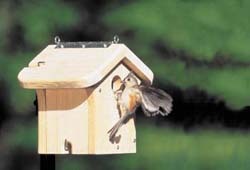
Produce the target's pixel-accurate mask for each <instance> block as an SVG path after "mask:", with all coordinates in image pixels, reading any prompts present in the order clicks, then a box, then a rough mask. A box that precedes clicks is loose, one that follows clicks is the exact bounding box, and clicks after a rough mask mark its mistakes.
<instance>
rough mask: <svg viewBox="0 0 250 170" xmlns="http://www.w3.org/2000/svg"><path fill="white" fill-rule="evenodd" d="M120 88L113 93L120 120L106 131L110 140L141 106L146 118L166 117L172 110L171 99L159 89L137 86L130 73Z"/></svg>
mask: <svg viewBox="0 0 250 170" xmlns="http://www.w3.org/2000/svg"><path fill="white" fill-rule="evenodd" d="M122 85H123V86H122V87H121V88H120V89H119V90H118V91H116V92H115V97H116V99H117V104H118V106H119V110H120V112H121V113H122V115H123V116H122V117H121V118H120V120H119V121H118V122H117V123H116V124H115V125H114V126H113V127H112V128H111V129H110V130H109V131H108V133H109V139H110V140H112V139H113V138H114V137H115V134H116V133H117V131H118V130H119V128H120V127H121V126H122V125H123V124H124V123H125V122H126V121H127V120H128V119H129V118H130V117H131V116H133V114H134V113H135V110H136V108H137V107H138V106H139V105H141V107H142V110H143V112H144V114H145V115H146V116H156V115H158V114H160V115H162V116H166V115H168V114H169V113H170V112H171V110H172V101H173V99H172V97H171V96H170V95H168V94H167V93H166V92H164V91H163V90H161V89H157V88H153V87H151V86H144V85H139V83H138V81H137V79H136V77H135V75H134V74H133V73H132V72H130V73H129V74H128V75H127V76H126V77H125V78H124V80H123V81H122Z"/></svg>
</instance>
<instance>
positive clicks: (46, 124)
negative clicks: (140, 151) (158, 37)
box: [18, 44, 153, 154]
mask: <svg viewBox="0 0 250 170" xmlns="http://www.w3.org/2000/svg"><path fill="white" fill-rule="evenodd" d="M130 72H133V73H134V74H135V75H136V78H137V79H138V81H139V82H142V83H144V84H151V83H152V80H153V73H152V71H151V70H150V69H149V68H148V67H147V66H146V65H145V64H144V63H143V62H142V61H141V60H140V59H139V58H138V57H136V56H135V55H134V53H132V52H131V51H130V50H129V49H128V48H127V47H126V46H125V45H123V44H111V45H110V46H107V47H105V48H56V46H55V45H49V46H48V47H47V48H46V49H44V50H43V51H42V52H41V53H40V54H39V55H38V56H37V57H35V58H34V59H33V60H32V61H31V62H30V64H29V67H25V68H24V69H23V70H21V71H20V73H19V75H18V79H19V82H20V84H21V86H22V87H24V88H28V89H36V94H37V98H38V138H39V139H38V142H39V143H38V152H39V153H40V154H118V153H135V152H136V129H135V117H131V118H130V119H129V120H128V121H127V122H126V123H125V124H124V125H123V126H122V127H121V128H120V129H119V131H118V132H117V133H116V135H115V138H114V139H112V140H111V139H110V136H109V133H108V132H109V130H110V129H111V128H112V127H113V126H114V125H115V124H116V122H117V121H118V120H119V119H120V118H121V117H122V116H123V114H124V113H123V112H122V111H121V110H120V108H119V107H118V103H117V98H116V95H115V93H116V91H117V90H119V89H120V87H121V85H122V83H121V82H122V80H123V79H124V78H125V77H126V76H127V75H128V74H129V73H130Z"/></svg>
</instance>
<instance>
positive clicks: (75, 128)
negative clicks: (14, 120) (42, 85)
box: [37, 88, 92, 154]
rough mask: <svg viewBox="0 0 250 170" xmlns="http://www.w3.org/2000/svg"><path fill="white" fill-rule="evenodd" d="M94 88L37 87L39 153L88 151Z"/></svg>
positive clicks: (79, 152) (85, 152) (83, 152)
mask: <svg viewBox="0 0 250 170" xmlns="http://www.w3.org/2000/svg"><path fill="white" fill-rule="evenodd" d="M91 91H92V89H91V88H88V89H46V90H37V94H38V101H39V153H44V154H67V153H72V154H87V153H88V115H89V108H88V97H89V95H90V94H91Z"/></svg>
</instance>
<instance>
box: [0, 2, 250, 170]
mask: <svg viewBox="0 0 250 170" xmlns="http://www.w3.org/2000/svg"><path fill="white" fill-rule="evenodd" d="M249 9H250V1H248V0H216V1H213V0H165V1H162V0H154V1H152V0H151V1H149V0H144V1H142V0H141V1H140V0H136V1H132V0H120V1H115V0H110V1H108V0H106V1H105V0H104V1H101V0H84V1H77V0H53V1H52V0H40V1H38V0H37V1H36V0H1V1H0V68H1V72H0V139H1V140H0V153H1V155H0V169H1V170H2V169H3V170H5V169H6V170H16V169H19V170H24V169H25V170H35V169H39V155H38V154H37V117H36V113H35V106H34V105H33V101H34V99H35V93H34V91H31V90H25V89H22V88H21V87H20V86H19V84H18V81H17V74H18V72H19V71H20V70H21V69H22V68H23V67H24V66H27V65H28V62H29V61H30V60H31V59H32V58H33V57H35V56H36V55H37V54H38V53H39V52H40V51H41V50H42V49H44V48H45V47H46V46H47V45H48V44H51V43H54V37H55V36H56V35H59V36H60V37H61V39H62V40H64V41H100V40H107V41H109V40H110V41H111V40H112V39H113V36H114V35H119V37H120V42H121V43H124V44H126V45H127V46H128V47H129V48H130V49H131V50H132V51H133V52H134V53H135V54H136V55H137V56H139V57H140V58H141V60H143V61H144V62H145V63H146V64H147V65H148V66H149V67H150V68H151V69H152V71H153V72H154V74H155V79H154V86H156V87H159V88H162V89H164V90H166V91H167V92H168V93H170V94H171V95H172V96H173V98H174V108H173V112H172V113H171V114H170V115H169V116H168V117H160V116H159V117H155V118H145V117H144V116H143V115H142V114H140V112H141V111H140V109H139V110H138V114H137V154H127V155H108V156H83V155H81V156H69V155H64V156H57V158H56V164H57V169H60V170H71V169H74V170H80V169H86V170H87V169H96V170H99V169H100V170H101V169H109V170H112V169H119V170H123V169H124V170H125V169H141V170H151V169H155V170H158V169H159V170H160V169H169V170H175V169H178V170H181V169H183V170H186V169H192V170H196V169H197V170H198V169H200V170H210V169H211V170H217V169H218V170H222V169H227V170H229V169H232V170H233V169H240V170H241V169H242V170H243V169H246V170H247V169H249V168H250V163H249V157H250V152H249V150H250V145H249V144H250V133H249V132H250V131H249V127H250V116H249V114H250V107H249V103H250V95H249V88H250V50H249V46H250V22H249V18H250V13H249Z"/></svg>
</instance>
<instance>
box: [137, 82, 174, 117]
mask: <svg viewBox="0 0 250 170" xmlns="http://www.w3.org/2000/svg"><path fill="white" fill-rule="evenodd" d="M140 91H141V99H142V104H141V106H142V110H143V111H144V113H145V115H146V116H155V115H158V114H161V115H162V116H166V115H168V114H169V113H170V112H171V111H172V106H173V104H172V102H173V99H172V97H171V96H170V95H169V94H167V93H166V92H164V91H163V90H161V89H157V88H153V87H146V86H140Z"/></svg>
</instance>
